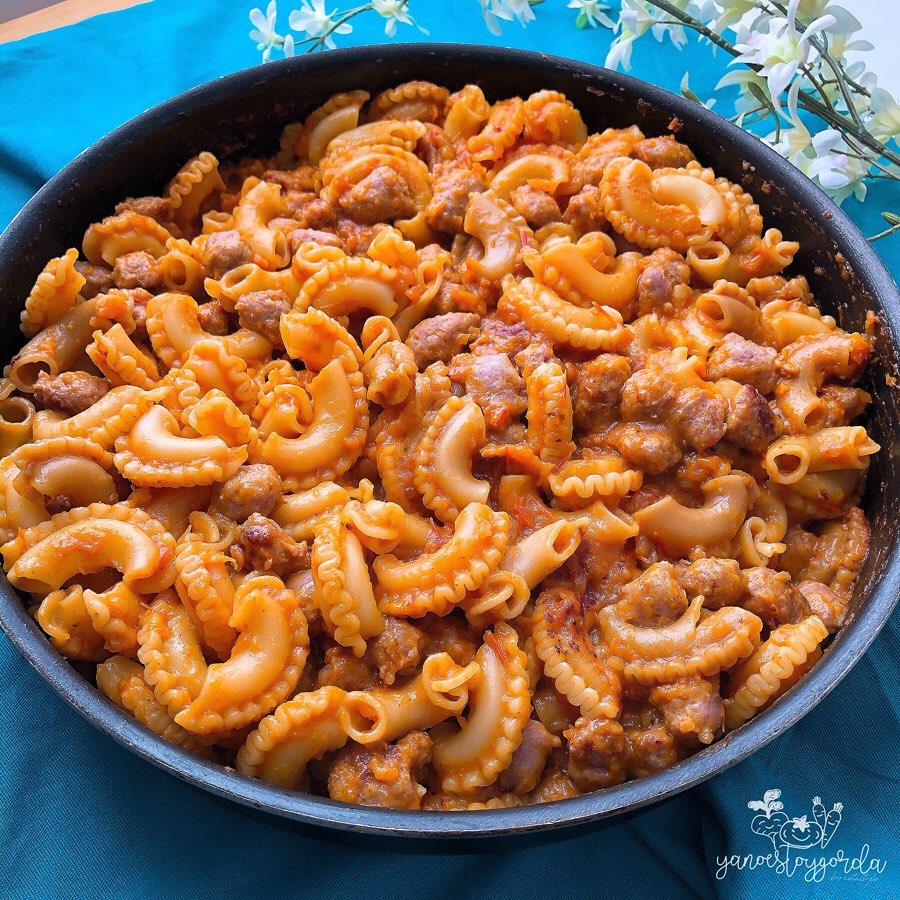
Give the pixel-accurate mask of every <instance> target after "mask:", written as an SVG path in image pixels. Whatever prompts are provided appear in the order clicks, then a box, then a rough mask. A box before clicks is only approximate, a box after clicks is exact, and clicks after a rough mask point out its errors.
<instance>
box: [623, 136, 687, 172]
mask: <svg viewBox="0 0 900 900" xmlns="http://www.w3.org/2000/svg"><path fill="white" fill-rule="evenodd" d="M631 155H632V156H633V157H634V158H635V159H639V160H641V161H642V162H645V163H647V165H648V166H650V168H651V169H666V168H672V169H683V168H684V167H685V166H686V165H687V164H688V163H689V162H691V161H692V160H693V159H694V154H693V153H691V148H690V147H688V146H686V145H685V144H682V143H681V142H680V141H676V140H675V138H673V137H672V135H671V134H664V135H662V136H661V137H652V138H644V139H643V140H642V141H638V142H637V143H636V144H635V145H634V149H633V150H632V151H631Z"/></svg>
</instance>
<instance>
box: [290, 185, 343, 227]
mask: <svg viewBox="0 0 900 900" xmlns="http://www.w3.org/2000/svg"><path fill="white" fill-rule="evenodd" d="M284 205H285V208H286V209H287V212H288V215H290V216H291V217H292V218H294V219H295V220H296V222H297V227H298V228H312V229H315V230H318V229H320V228H330V227H331V226H333V225H334V224H335V221H336V220H335V214H334V208H333V207H332V205H331V204H330V203H329V202H328V201H327V200H323V199H322V198H321V197H320V196H319V195H318V194H314V193H312V192H309V191H303V192H301V191H288V192H287V193H286V194H285V195H284Z"/></svg>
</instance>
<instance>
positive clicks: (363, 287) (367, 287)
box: [294, 256, 399, 317]
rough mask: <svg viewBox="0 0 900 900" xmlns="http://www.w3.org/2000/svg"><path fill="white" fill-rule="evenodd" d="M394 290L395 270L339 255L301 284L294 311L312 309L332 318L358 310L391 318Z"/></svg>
mask: <svg viewBox="0 0 900 900" xmlns="http://www.w3.org/2000/svg"><path fill="white" fill-rule="evenodd" d="M398 290H399V282H398V277H397V271H396V270H395V269H393V268H392V267H391V266H386V265H385V264H384V263H381V262H377V261H376V260H374V259H364V258H363V257H361V256H341V257H340V258H339V259H337V260H335V261H334V262H330V263H327V264H326V265H324V266H322V268H320V269H319V270H318V271H317V272H316V273H315V274H313V275H311V276H310V277H309V278H308V279H307V280H306V281H305V282H304V284H303V287H302V288H301V290H300V293H299V294H298V295H297V299H296V300H295V301H294V309H295V310H297V311H300V312H304V311H306V310H307V309H309V308H310V307H312V308H314V309H319V310H321V311H322V312H324V313H326V314H327V315H329V316H332V317H334V316H347V315H350V314H351V313H354V312H358V311H360V310H368V311H369V313H370V314H371V315H379V316H392V315H394V313H395V312H397V309H398V305H397V300H396V295H397V292H398Z"/></svg>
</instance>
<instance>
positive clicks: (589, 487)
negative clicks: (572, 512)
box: [548, 453, 644, 504]
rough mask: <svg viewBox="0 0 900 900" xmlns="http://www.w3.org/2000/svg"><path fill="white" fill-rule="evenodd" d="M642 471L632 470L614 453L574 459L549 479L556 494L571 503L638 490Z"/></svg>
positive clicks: (641, 480)
mask: <svg viewBox="0 0 900 900" xmlns="http://www.w3.org/2000/svg"><path fill="white" fill-rule="evenodd" d="M643 480H644V477H643V472H641V471H640V470H638V469H629V468H628V467H627V466H626V464H625V460H623V459H622V457H621V456H619V455H618V454H615V453H606V454H602V455H600V456H596V457H594V458H592V459H573V460H571V461H570V462H567V463H566V464H565V465H564V466H563V467H562V468H561V469H560V470H559V471H558V472H556V473H554V474H552V475H550V476H549V478H548V483H549V485H550V489H551V490H552V491H553V493H554V495H555V496H557V497H559V498H560V499H562V500H565V501H567V502H568V503H570V504H574V503H580V502H583V501H586V500H595V499H597V498H602V497H613V498H619V497H624V496H625V494H628V493H631V492H632V491H636V490H638V489H639V488H640V486H641V484H642V483H643Z"/></svg>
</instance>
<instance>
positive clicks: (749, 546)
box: [737, 491, 788, 567]
mask: <svg viewBox="0 0 900 900" xmlns="http://www.w3.org/2000/svg"><path fill="white" fill-rule="evenodd" d="M751 511H752V513H753V515H751V516H749V517H748V518H747V520H746V521H745V522H744V524H743V525H742V526H741V530H740V532H739V533H738V538H737V548H738V549H737V556H738V559H739V561H740V563H741V565H742V566H751V567H752V566H763V567H765V566H768V565H769V561H770V560H771V559H772V557H774V556H777V555H778V554H780V553H784V551H785V549H786V545H785V544H783V543H782V542H781V541H782V538H783V537H784V536H785V534H786V533H787V528H788V514H787V509H786V508H785V505H784V503H782V502H781V500H779V499H778V497H776V496H775V495H774V494H773V493H771V492H770V491H764V492H763V493H761V494H760V496H759V497H758V498H757V500H756V503H754V505H753V509H752V510H751Z"/></svg>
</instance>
